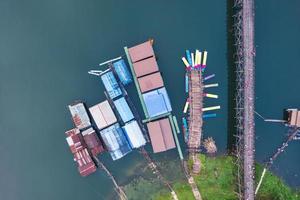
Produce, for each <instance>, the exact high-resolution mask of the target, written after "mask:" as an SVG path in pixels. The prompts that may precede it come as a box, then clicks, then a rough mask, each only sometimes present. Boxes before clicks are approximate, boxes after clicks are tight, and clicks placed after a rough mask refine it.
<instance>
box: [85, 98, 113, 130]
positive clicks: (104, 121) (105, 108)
mask: <svg viewBox="0 0 300 200" xmlns="http://www.w3.org/2000/svg"><path fill="white" fill-rule="evenodd" d="M89 110H90V112H91V115H92V117H93V119H94V121H95V122H96V125H97V127H98V128H99V129H103V128H105V127H107V126H109V125H111V124H114V123H116V122H117V118H116V116H115V114H114V112H113V111H112V109H111V107H110V105H109V103H108V101H104V102H101V103H99V104H97V105H94V106H92V107H90V108H89Z"/></svg>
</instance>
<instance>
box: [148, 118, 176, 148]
mask: <svg viewBox="0 0 300 200" xmlns="http://www.w3.org/2000/svg"><path fill="white" fill-rule="evenodd" d="M147 128H148V132H149V135H150V139H151V144H152V148H153V152H154V153H158V152H162V151H166V150H169V149H173V148H175V142H174V138H173V135H172V129H171V125H170V121H169V119H168V118H165V119H161V120H158V121H154V122H149V123H147Z"/></svg>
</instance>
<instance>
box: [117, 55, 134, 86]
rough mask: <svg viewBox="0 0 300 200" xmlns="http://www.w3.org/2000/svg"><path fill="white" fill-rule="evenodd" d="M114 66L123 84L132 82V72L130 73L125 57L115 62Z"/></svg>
mask: <svg viewBox="0 0 300 200" xmlns="http://www.w3.org/2000/svg"><path fill="white" fill-rule="evenodd" d="M113 66H114V69H115V71H116V73H117V75H118V77H119V79H120V81H121V82H122V84H123V85H127V84H129V83H131V82H132V77H131V74H130V73H129V71H128V68H127V66H126V64H125V61H124V60H123V59H121V60H119V61H117V62H114V63H113Z"/></svg>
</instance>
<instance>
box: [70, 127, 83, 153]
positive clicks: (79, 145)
mask: <svg viewBox="0 0 300 200" xmlns="http://www.w3.org/2000/svg"><path fill="white" fill-rule="evenodd" d="M66 135H67V138H66V140H67V143H68V145H69V147H70V150H71V152H72V153H76V152H78V151H80V150H82V149H84V148H85V147H86V145H85V142H84V140H83V137H82V135H81V134H80V131H79V129H77V128H74V129H71V130H69V131H66Z"/></svg>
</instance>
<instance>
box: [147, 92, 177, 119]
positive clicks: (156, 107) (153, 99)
mask: <svg viewBox="0 0 300 200" xmlns="http://www.w3.org/2000/svg"><path fill="white" fill-rule="evenodd" d="M143 98H144V101H145V105H146V108H147V111H148V114H149V116H150V117H155V116H158V115H161V114H165V113H167V112H171V111H172V107H171V103H170V99H169V96H168V94H167V91H166V88H164V87H163V88H160V89H158V90H154V91H151V92H147V93H144V94H143Z"/></svg>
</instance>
